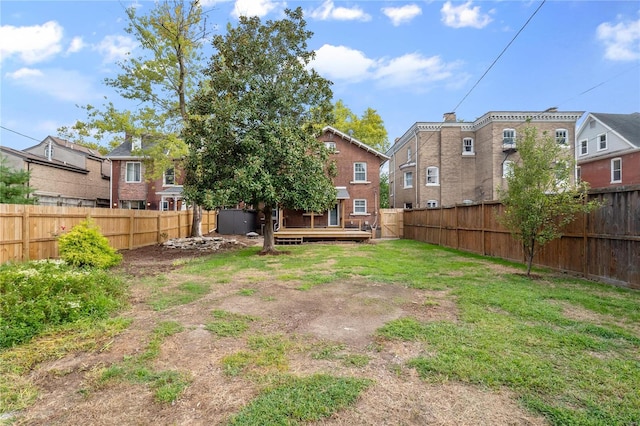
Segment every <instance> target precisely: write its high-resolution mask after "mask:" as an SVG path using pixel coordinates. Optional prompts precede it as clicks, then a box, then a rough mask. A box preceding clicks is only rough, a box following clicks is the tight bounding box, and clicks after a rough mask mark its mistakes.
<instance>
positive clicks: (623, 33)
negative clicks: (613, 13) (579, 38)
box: [596, 19, 640, 61]
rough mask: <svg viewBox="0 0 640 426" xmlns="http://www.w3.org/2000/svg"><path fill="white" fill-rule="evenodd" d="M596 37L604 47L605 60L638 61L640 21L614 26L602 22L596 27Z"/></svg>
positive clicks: (639, 53) (639, 54)
mask: <svg viewBox="0 0 640 426" xmlns="http://www.w3.org/2000/svg"><path fill="white" fill-rule="evenodd" d="M596 37H597V38H598V40H600V41H601V42H603V43H604V45H605V54H604V57H605V58H607V59H610V60H612V61H635V60H637V59H640V19H638V20H637V21H630V22H618V23H617V24H615V25H613V24H611V23H609V22H604V23H602V24H600V25H598V28H597V29H596Z"/></svg>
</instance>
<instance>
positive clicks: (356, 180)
mask: <svg viewBox="0 0 640 426" xmlns="http://www.w3.org/2000/svg"><path fill="white" fill-rule="evenodd" d="M318 140H320V141H321V142H323V143H324V144H325V146H326V147H327V148H328V149H330V150H331V151H332V153H331V155H330V160H332V161H335V164H336V167H337V175H336V177H335V178H333V183H334V185H335V187H336V190H337V199H336V203H335V204H334V205H333V207H332V208H331V209H329V211H326V212H316V213H312V212H303V211H296V210H288V209H284V210H283V211H280V212H278V213H277V214H279V215H281V217H274V218H273V219H274V220H275V221H277V222H278V223H280V224H282V226H283V227H286V228H287V229H291V228H311V227H313V228H334V229H337V228H359V229H371V228H372V227H375V226H376V225H378V221H379V217H378V213H379V212H378V210H379V208H380V165H381V164H382V163H384V162H385V161H387V160H388V157H387V156H386V155H385V154H383V153H381V152H378V151H376V150H375V149H373V148H371V147H370V146H368V145H366V144H365V143H362V142H360V141H359V140H357V139H355V138H353V137H351V136H349V135H347V134H345V133H342V132H341V131H339V130H337V129H335V128H333V127H330V126H327V127H325V128H324V129H322V133H321V134H320V136H319V137H318ZM274 214H275V213H274Z"/></svg>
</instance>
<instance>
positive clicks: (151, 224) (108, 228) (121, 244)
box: [0, 204, 216, 264]
mask: <svg viewBox="0 0 640 426" xmlns="http://www.w3.org/2000/svg"><path fill="white" fill-rule="evenodd" d="M192 214H193V212H192V211H191V210H183V211H152V210H124V209H113V210H112V209H103V208H86V207H84V208H83V207H57V206H28V205H15V204H0V264H2V263H6V262H9V261H12V262H19V261H26V260H37V259H48V258H56V257H58V241H57V237H58V236H59V235H61V234H63V233H65V232H68V231H69V230H70V229H71V228H73V227H74V226H75V225H76V224H78V223H79V222H81V221H82V220H84V219H86V218H88V217H90V218H91V219H93V221H94V222H95V223H96V224H97V225H98V227H99V228H100V232H101V233H102V235H104V236H105V237H107V238H108V239H109V244H110V245H111V247H113V248H115V249H116V250H122V249H134V248H137V247H143V246H148V245H153V244H157V243H160V242H162V241H164V240H166V239H170V238H180V237H187V236H189V234H190V232H191V220H192ZM215 228H216V212H215V211H209V212H208V211H203V213H202V232H203V233H208V232H210V231H213V230H214V229H215Z"/></svg>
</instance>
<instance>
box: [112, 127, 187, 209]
mask: <svg viewBox="0 0 640 426" xmlns="http://www.w3.org/2000/svg"><path fill="white" fill-rule="evenodd" d="M145 143H149V142H148V141H147V140H146V139H145V138H140V137H132V136H130V135H127V136H126V137H125V141H124V142H123V143H122V144H120V145H119V146H118V147H116V148H115V149H114V150H113V151H111V152H110V153H109V154H107V158H108V159H109V160H111V176H112V179H111V188H110V205H111V208H114V209H117V208H119V209H136V210H186V208H187V206H186V203H184V200H183V195H182V185H181V184H180V182H182V179H183V177H182V175H181V173H177V172H176V169H175V168H170V169H168V170H166V171H165V172H164V173H163V175H162V177H161V178H158V179H149V178H148V176H146V174H145V172H146V170H145V164H144V157H142V156H141V155H139V154H138V153H137V152H136V151H137V150H139V149H142V148H143V144H145Z"/></svg>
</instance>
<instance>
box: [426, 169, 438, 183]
mask: <svg viewBox="0 0 640 426" xmlns="http://www.w3.org/2000/svg"><path fill="white" fill-rule="evenodd" d="M439 184H440V176H439V170H438V168H437V167H427V185H439Z"/></svg>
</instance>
